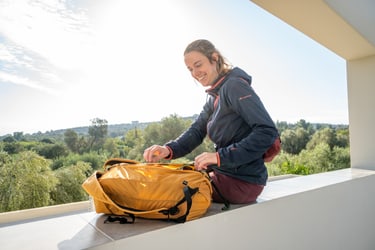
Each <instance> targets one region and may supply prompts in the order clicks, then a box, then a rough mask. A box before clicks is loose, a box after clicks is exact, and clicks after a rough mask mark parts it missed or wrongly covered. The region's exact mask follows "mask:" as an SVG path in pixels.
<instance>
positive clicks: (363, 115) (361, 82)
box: [347, 56, 375, 170]
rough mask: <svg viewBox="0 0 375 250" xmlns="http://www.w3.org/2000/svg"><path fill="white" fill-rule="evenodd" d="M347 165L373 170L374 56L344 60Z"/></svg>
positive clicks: (374, 162) (374, 114)
mask: <svg viewBox="0 0 375 250" xmlns="http://www.w3.org/2000/svg"><path fill="white" fill-rule="evenodd" d="M347 81H348V98H349V99H348V103H349V131H350V157H351V166H352V167H354V168H363V169H371V170H375V56H371V57H366V58H362V59H358V60H351V61H347Z"/></svg>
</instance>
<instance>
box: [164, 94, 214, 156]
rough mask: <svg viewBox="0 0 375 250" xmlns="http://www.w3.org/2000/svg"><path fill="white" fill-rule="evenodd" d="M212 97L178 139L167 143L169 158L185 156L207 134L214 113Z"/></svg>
mask: <svg viewBox="0 0 375 250" xmlns="http://www.w3.org/2000/svg"><path fill="white" fill-rule="evenodd" d="M211 102H212V100H211V98H210V99H209V100H208V101H207V103H206V104H205V105H204V107H203V110H202V111H201V113H200V114H199V116H198V117H197V119H196V120H195V121H194V122H193V123H192V125H191V126H190V127H189V128H188V129H187V130H186V131H185V132H183V133H182V134H181V135H180V136H179V137H178V138H177V139H175V140H172V141H169V142H168V143H166V144H165V146H167V147H168V148H169V151H170V153H171V155H170V156H169V157H168V159H176V158H179V157H183V156H185V155H187V154H189V153H190V152H191V151H193V150H194V149H195V148H196V147H198V146H199V145H200V144H201V143H202V142H203V140H204V138H205V137H206V135H207V122H208V119H209V118H210V115H211V113H212V108H211V106H212V104H211Z"/></svg>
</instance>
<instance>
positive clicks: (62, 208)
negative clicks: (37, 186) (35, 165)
mask: <svg viewBox="0 0 375 250" xmlns="http://www.w3.org/2000/svg"><path fill="white" fill-rule="evenodd" d="M89 210H90V202H89V201H82V202H74V203H67V204H61V205H56V206H47V207H38V208H32V209H24V210H17V211H11V212H5V213H0V224H5V223H13V222H17V221H25V220H31V219H38V218H45V217H51V216H59V215H63V214H69V213H78V212H87V211H89Z"/></svg>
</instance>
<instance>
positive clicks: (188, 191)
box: [168, 181, 199, 223]
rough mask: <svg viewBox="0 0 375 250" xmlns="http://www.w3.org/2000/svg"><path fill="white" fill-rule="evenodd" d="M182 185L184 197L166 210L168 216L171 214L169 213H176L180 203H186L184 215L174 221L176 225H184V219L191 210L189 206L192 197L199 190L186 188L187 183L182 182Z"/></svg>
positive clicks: (191, 202)
mask: <svg viewBox="0 0 375 250" xmlns="http://www.w3.org/2000/svg"><path fill="white" fill-rule="evenodd" d="M182 184H184V188H183V192H184V197H183V198H182V199H181V200H180V201H179V202H178V203H177V204H176V205H175V206H173V207H171V208H170V209H168V214H173V213H171V212H174V213H178V206H179V205H181V204H182V203H184V202H185V201H186V213H185V214H184V215H182V216H180V217H178V218H176V219H174V221H176V222H177V223H184V222H186V219H187V217H188V215H189V213H190V209H191V206H192V204H193V200H192V198H191V197H192V196H193V195H194V194H195V193H197V192H198V190H199V188H191V187H189V186H188V182H187V181H183V183H182Z"/></svg>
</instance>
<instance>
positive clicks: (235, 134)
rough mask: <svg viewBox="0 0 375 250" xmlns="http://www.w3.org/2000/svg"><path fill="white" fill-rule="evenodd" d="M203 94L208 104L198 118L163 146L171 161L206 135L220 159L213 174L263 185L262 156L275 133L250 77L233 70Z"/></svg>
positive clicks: (186, 152) (264, 179)
mask: <svg viewBox="0 0 375 250" xmlns="http://www.w3.org/2000/svg"><path fill="white" fill-rule="evenodd" d="M206 92H207V93H208V98H207V102H206V104H205V105H204V107H203V110H202V112H201V113H200V114H199V116H198V118H197V119H196V120H195V121H194V122H193V123H192V125H191V126H190V128H189V129H188V130H186V131H185V132H184V133H183V134H182V135H180V136H179V137H178V138H177V139H176V140H173V141H170V142H168V143H167V144H165V145H166V146H167V147H169V149H170V150H171V155H170V159H175V158H179V157H182V156H184V155H186V154H188V153H190V152H191V151H192V150H193V149H195V148H196V147H197V146H199V145H200V144H201V143H202V141H203V139H204V138H205V137H206V135H208V136H209V138H210V139H211V140H212V142H213V143H214V144H215V149H216V152H217V154H218V159H219V162H218V164H217V166H214V170H215V171H218V172H220V173H222V174H226V175H229V176H232V177H235V178H238V179H241V180H244V181H247V182H249V183H255V184H260V185H265V184H266V182H267V178H268V174H267V169H266V167H265V165H264V160H263V154H264V153H265V152H266V151H267V149H268V148H269V147H270V146H271V145H272V144H273V142H274V141H275V139H276V138H277V137H278V131H277V129H276V127H275V124H274V122H273V121H272V119H271V117H270V115H269V114H268V112H267V111H266V109H265V108H264V106H263V104H262V102H261V100H260V99H259V97H258V95H257V94H256V93H255V92H254V90H253V88H252V87H251V76H249V75H248V74H247V73H246V72H244V71H243V70H242V69H240V68H237V67H236V68H233V69H232V70H231V71H230V72H229V73H227V74H226V75H225V76H224V77H223V78H220V79H219V80H218V81H217V82H216V83H215V84H214V85H213V86H212V87H211V88H209V89H207V90H206Z"/></svg>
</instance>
